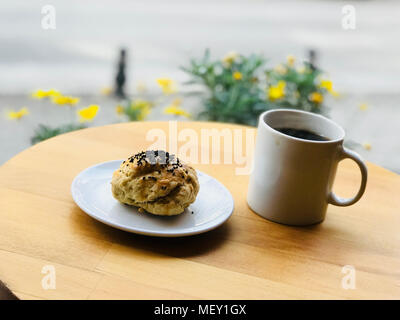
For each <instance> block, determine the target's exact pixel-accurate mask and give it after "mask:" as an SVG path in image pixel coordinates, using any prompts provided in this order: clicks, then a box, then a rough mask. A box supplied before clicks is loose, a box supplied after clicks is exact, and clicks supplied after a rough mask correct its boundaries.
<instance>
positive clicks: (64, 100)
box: [51, 95, 80, 106]
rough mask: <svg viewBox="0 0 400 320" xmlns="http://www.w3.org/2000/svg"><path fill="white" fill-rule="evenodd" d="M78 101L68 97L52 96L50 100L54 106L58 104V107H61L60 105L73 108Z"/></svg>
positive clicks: (75, 98)
mask: <svg viewBox="0 0 400 320" xmlns="http://www.w3.org/2000/svg"><path fill="white" fill-rule="evenodd" d="M79 100H80V99H79V98H77V97H70V96H63V95H58V96H53V97H52V98H51V101H52V102H53V103H54V104H58V105H60V106H62V105H70V106H74V105H76V104H77V103H78V102H79Z"/></svg>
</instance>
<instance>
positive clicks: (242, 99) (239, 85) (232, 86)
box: [169, 50, 270, 125]
mask: <svg viewBox="0 0 400 320" xmlns="http://www.w3.org/2000/svg"><path fill="white" fill-rule="evenodd" d="M264 63H265V59H264V58H263V57H262V56H261V55H255V54H252V55H249V56H244V55H240V54H238V53H236V52H229V53H227V54H226V55H225V56H224V57H223V58H222V59H215V60H214V59H212V58H211V56H210V51H209V50H206V52H205V54H204V56H203V57H202V58H200V59H192V60H191V61H190V65H189V66H188V67H183V68H182V70H183V71H185V72H187V73H188V74H189V75H190V76H191V77H192V79H191V81H189V82H188V83H187V84H201V85H202V86H204V87H205V88H206V90H207V94H206V95H205V96H204V106H205V109H204V111H203V112H201V113H200V114H198V115H197V116H196V117H197V118H200V119H207V120H211V121H222V122H234V123H244V124H250V125H255V124H256V122H257V117H258V115H259V114H260V113H261V112H262V111H264V110H266V109H268V108H269V105H270V102H269V101H267V100H266V98H265V94H263V89H262V87H261V85H262V82H261V81H259V76H260V75H262V73H263V70H262V66H263V65H264ZM169 110H170V112H171V113H172V112H174V113H175V114H180V115H183V112H182V111H181V110H180V109H179V108H176V107H171V108H170V109H169Z"/></svg>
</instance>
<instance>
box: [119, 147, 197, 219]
mask: <svg viewBox="0 0 400 320" xmlns="http://www.w3.org/2000/svg"><path fill="white" fill-rule="evenodd" d="M199 188H200V185H199V181H198V179H197V174H196V171H195V170H194V169H193V168H192V167H191V166H189V165H187V164H185V163H182V162H181V161H180V160H179V159H178V158H176V157H175V156H174V155H172V154H169V153H168V152H165V151H162V150H156V151H153V150H152V151H146V152H140V153H137V154H135V155H134V156H132V157H129V158H128V159H127V160H125V161H124V162H122V164H121V166H120V167H119V169H117V170H116V171H115V172H114V174H113V177H112V181H111V190H112V194H113V196H114V198H116V199H117V200H118V201H120V202H122V203H125V204H129V205H133V206H136V207H139V208H142V209H144V210H146V211H147V212H149V213H152V214H156V215H163V216H171V215H177V214H180V213H182V212H183V211H184V210H185V208H187V207H188V206H189V205H190V204H191V203H193V202H194V201H195V200H196V196H197V194H198V192H199Z"/></svg>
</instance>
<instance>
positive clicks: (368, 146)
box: [363, 142, 372, 151]
mask: <svg viewBox="0 0 400 320" xmlns="http://www.w3.org/2000/svg"><path fill="white" fill-rule="evenodd" d="M363 147H364V149H365V150H368V151H369V150H371V148H372V146H371V144H370V143H368V142H364V143H363Z"/></svg>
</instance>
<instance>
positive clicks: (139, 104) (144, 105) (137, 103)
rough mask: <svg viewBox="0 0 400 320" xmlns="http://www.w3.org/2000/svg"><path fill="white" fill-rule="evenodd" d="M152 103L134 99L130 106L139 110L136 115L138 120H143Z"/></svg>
mask: <svg viewBox="0 0 400 320" xmlns="http://www.w3.org/2000/svg"><path fill="white" fill-rule="evenodd" d="M151 107H152V103H151V102H150V101H147V100H142V99H136V100H134V101H133V102H132V103H131V106H130V108H131V109H132V110H135V111H139V112H138V115H137V120H138V121H143V120H145V119H146V118H147V116H148V115H149V113H150V111H151Z"/></svg>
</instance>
